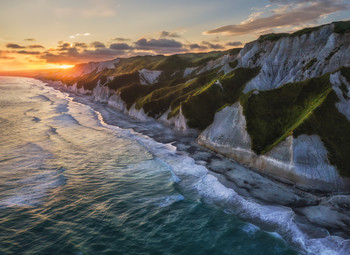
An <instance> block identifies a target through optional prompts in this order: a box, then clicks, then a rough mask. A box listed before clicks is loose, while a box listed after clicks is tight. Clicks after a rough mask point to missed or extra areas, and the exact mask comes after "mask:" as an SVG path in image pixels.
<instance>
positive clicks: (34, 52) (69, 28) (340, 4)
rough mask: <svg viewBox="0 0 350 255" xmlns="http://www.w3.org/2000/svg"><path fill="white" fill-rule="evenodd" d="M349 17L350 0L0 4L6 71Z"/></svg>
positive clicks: (204, 45)
mask: <svg viewBox="0 0 350 255" xmlns="http://www.w3.org/2000/svg"><path fill="white" fill-rule="evenodd" d="M349 19H350V0H216V1H214V0H59V1H57V0H0V71H7V70H26V69H43V68H58V67H61V68H66V67H69V66H71V65H74V64H77V63H83V62H90V61H102V60H109V59H114V58H117V57H130V56H135V55H155V54H165V55H168V54H176V53H186V52H207V51H213V50H226V49H230V48H235V47H243V46H244V44H245V43H247V42H249V41H252V40H256V39H257V38H258V37H259V35H261V34H267V33H273V32H274V33H277V32H293V31H296V30H299V29H301V28H304V27H310V26H317V25H322V24H326V23H330V22H333V21H339V20H349Z"/></svg>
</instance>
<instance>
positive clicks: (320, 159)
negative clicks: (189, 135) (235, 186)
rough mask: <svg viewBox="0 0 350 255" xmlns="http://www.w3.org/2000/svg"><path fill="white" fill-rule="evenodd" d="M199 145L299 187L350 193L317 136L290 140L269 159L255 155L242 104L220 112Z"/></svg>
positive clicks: (302, 136) (290, 138)
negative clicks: (347, 191)
mask: <svg viewBox="0 0 350 255" xmlns="http://www.w3.org/2000/svg"><path fill="white" fill-rule="evenodd" d="M198 143H199V144H201V145H204V146H206V147H208V148H210V149H212V150H214V151H217V152H219V153H222V154H224V155H226V156H228V157H231V158H233V159H235V160H237V161H238V162H239V163H242V164H244V165H246V166H248V167H250V168H252V169H255V170H256V171H258V172H261V173H263V174H266V175H270V176H273V177H274V178H277V179H280V180H282V181H285V182H290V183H294V184H295V185H296V186H299V187H303V188H308V189H317V190H324V191H325V190H327V191H340V190H349V189H350V187H349V180H346V179H343V178H341V177H340V176H339V174H338V171H337V170H336V169H335V167H334V166H332V165H330V163H329V161H328V158H327V150H326V149H325V147H324V145H323V143H322V141H321V139H320V138H319V137H318V136H316V135H312V136H307V135H301V136H298V137H297V138H293V137H292V136H289V137H288V138H287V139H286V140H285V141H283V142H281V143H280V144H279V145H277V146H276V147H275V148H273V149H272V150H271V151H270V152H268V153H266V154H265V155H257V154H256V153H254V152H253V151H252V150H251V140H250V137H249V134H248V133H247V131H246V121H245V117H244V115H243V109H242V106H241V105H240V103H239V102H237V103H235V104H234V105H232V106H227V107H225V108H224V109H222V110H221V111H220V112H218V113H217V114H216V115H215V119H214V122H213V123H212V124H211V125H210V126H209V127H207V128H206V129H205V130H204V131H203V132H202V133H201V134H200V135H199V136H198Z"/></svg>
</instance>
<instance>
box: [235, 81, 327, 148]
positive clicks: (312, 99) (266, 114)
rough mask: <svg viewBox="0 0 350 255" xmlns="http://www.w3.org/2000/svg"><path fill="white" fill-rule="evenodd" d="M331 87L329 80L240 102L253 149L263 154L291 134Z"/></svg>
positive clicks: (292, 85) (247, 97)
mask: <svg viewBox="0 0 350 255" xmlns="http://www.w3.org/2000/svg"><path fill="white" fill-rule="evenodd" d="M331 90H332V85H331V84H330V82H329V76H328V75H326V76H322V77H320V78H314V79H310V80H307V81H303V82H298V83H289V84H286V85H284V86H283V87H280V88H278V89H275V90H270V91H260V92H259V94H254V92H251V93H249V94H247V95H245V96H244V97H242V98H241V104H242V106H243V113H244V115H245V117H246V120H247V131H248V133H249V134H250V136H251V139H252V149H253V150H254V151H255V152H256V153H258V154H264V153H266V152H268V151H269V150H271V149H272V148H273V147H274V146H276V145H277V144H278V143H280V142H281V141H283V140H284V139H285V138H286V137H287V136H288V135H290V134H292V132H293V130H294V129H295V128H297V127H298V126H299V125H300V124H301V123H302V122H303V121H304V120H305V119H306V118H307V117H308V116H309V115H310V114H311V113H312V111H313V110H314V109H316V108H317V107H318V106H319V105H321V104H322V103H323V101H324V100H325V98H326V97H327V95H328V94H329V92H330V91H331Z"/></svg>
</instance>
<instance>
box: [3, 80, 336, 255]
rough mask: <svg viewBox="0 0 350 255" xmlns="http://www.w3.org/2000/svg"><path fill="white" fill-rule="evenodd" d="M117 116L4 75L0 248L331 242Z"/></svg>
mask: <svg viewBox="0 0 350 255" xmlns="http://www.w3.org/2000/svg"><path fill="white" fill-rule="evenodd" d="M113 121H114V125H110V124H107V123H106V122H105V120H104V118H103V117H102V115H101V114H100V113H99V112H98V111H96V110H95V109H93V108H92V107H90V106H89V105H86V104H82V103H79V102H76V101H74V100H73V98H71V97H70V96H69V95H68V94H65V93H63V92H60V91H57V90H55V89H54V88H51V87H48V86H45V84H44V83H43V82H41V81H38V80H34V79H30V78H17V77H0V254H76V255H83V254H84V255H88V254H237V255H244V254H249V255H253V254H254V255H255V254H261V255H263V254H266V255H272V254H303V253H310V254H311V253H312V252H313V251H316V252H319V251H324V247H323V248H322V244H325V245H327V247H328V244H327V242H328V241H329V238H328V239H325V238H320V239H317V240H316V239H312V240H311V239H308V238H306V237H305V236H303V234H302V232H301V231H299V229H298V227H297V226H296V224H295V223H294V221H293V217H294V214H293V212H292V211H291V210H290V209H288V208H284V207H282V206H275V205H261V204H259V203H256V202H255V201H253V200H249V199H248V198H245V197H242V196H240V195H238V194H237V193H236V192H235V191H234V190H233V189H230V188H227V187H226V186H224V185H223V184H222V183H220V182H219V181H218V178H217V177H215V175H214V174H211V172H210V171H208V169H207V168H206V167H205V166H204V165H201V164H198V162H196V161H195V160H194V159H193V158H191V157H190V156H188V155H187V154H184V153H179V152H178V151H177V148H176V146H175V145H173V144H172V143H162V142H159V141H155V140H154V139H152V138H151V137H149V136H147V135H145V134H147V130H145V132H143V133H140V132H136V131H135V130H134V129H131V128H125V121H127V120H125V119H124V120H123V125H121V126H118V119H114V120H113ZM130 121H131V120H130ZM122 126H123V127H122ZM325 240H327V242H325ZM331 241H332V242H333V241H334V240H333V239H332V240H331ZM320 247H321V248H320ZM333 248H334V247H333ZM335 248H339V247H336V246H335ZM340 248H341V247H340ZM340 248H339V249H340ZM326 251H327V250H326ZM332 251H333V250H332ZM319 254H322V252H321V253H319ZM327 254H328V253H327ZM329 254H333V253H329ZM334 254H337V253H334ZM339 254H341V253H339Z"/></svg>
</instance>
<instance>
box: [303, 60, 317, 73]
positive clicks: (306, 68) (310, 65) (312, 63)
mask: <svg viewBox="0 0 350 255" xmlns="http://www.w3.org/2000/svg"><path fill="white" fill-rule="evenodd" d="M316 62H317V58H313V59H311V60H310V61H309V62H308V63H307V64H306V65H305V66H304V67H303V70H304V71H305V70H309V69H310V68H311V67H312V66H313V65H314V64H315V63H316Z"/></svg>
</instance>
